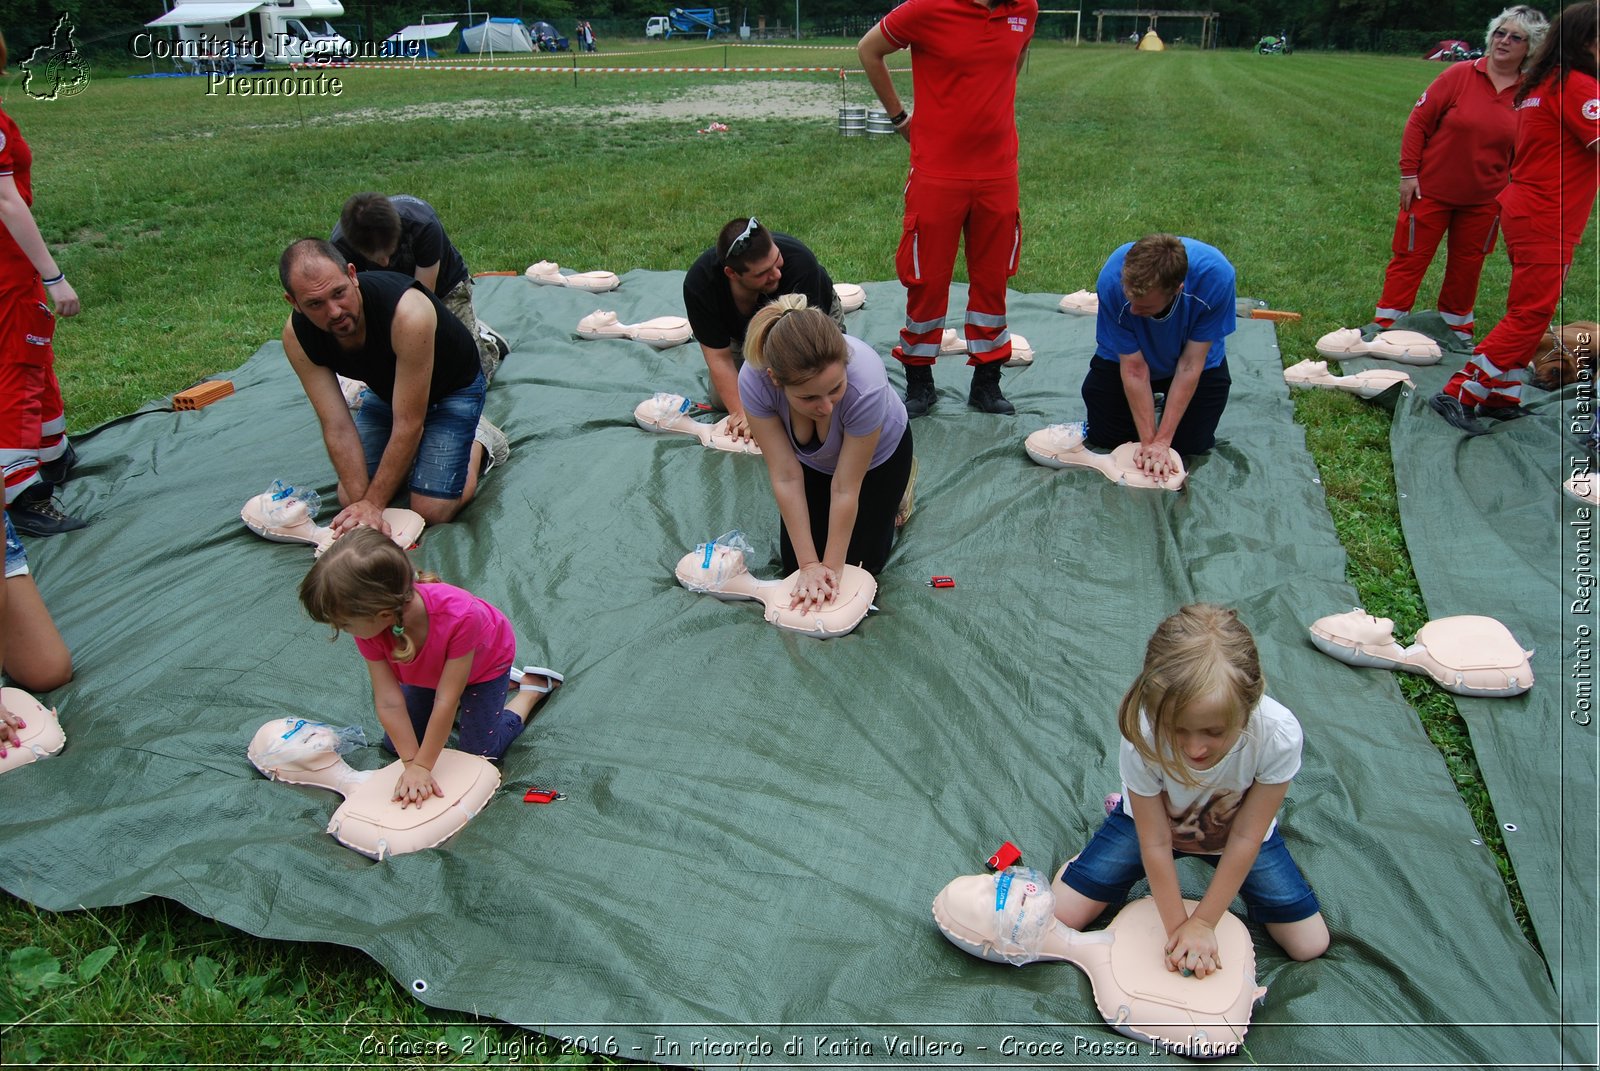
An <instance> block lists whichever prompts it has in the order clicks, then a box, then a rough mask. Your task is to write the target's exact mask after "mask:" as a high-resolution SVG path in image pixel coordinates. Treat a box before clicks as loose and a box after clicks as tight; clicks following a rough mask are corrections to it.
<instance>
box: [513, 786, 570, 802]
mask: <svg viewBox="0 0 1600 1071" xmlns="http://www.w3.org/2000/svg"><path fill="white" fill-rule="evenodd" d="M566 798H567V795H566V793H565V792H557V791H556V790H555V789H553V788H540V787H539V786H538V785H534V786H533V787H532V788H530V789H528V792H527V794H526V795H524V796H523V797H522V802H523V803H555V802H556V801H557V800H564V799H566Z"/></svg>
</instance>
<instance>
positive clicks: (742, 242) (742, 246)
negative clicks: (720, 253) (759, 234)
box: [728, 216, 761, 257]
mask: <svg viewBox="0 0 1600 1071" xmlns="http://www.w3.org/2000/svg"><path fill="white" fill-rule="evenodd" d="M759 226H761V224H760V223H758V222H757V221H756V217H754V216H751V217H750V222H748V223H746V224H745V225H744V230H743V231H741V232H739V237H737V238H735V239H734V240H733V241H731V242H729V243H728V256H730V257H736V256H738V255H739V254H741V253H743V252H744V251H745V250H746V249H748V248H749V247H750V236H751V235H753V234H755V232H756V228H757V227H759Z"/></svg>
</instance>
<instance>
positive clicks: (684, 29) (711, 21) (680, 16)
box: [645, 7, 732, 40]
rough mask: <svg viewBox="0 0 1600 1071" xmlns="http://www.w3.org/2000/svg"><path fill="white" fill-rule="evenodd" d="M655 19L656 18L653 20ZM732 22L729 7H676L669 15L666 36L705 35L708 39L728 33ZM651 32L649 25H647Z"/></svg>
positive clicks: (647, 30)
mask: <svg viewBox="0 0 1600 1071" xmlns="http://www.w3.org/2000/svg"><path fill="white" fill-rule="evenodd" d="M652 21H654V20H652ZM731 28H732V23H731V22H730V20H729V18H728V9H727V8H725V7H723V8H716V9H712V8H709V7H690V8H683V7H675V8H673V9H672V11H671V12H669V13H668V15H667V27H666V36H667V37H669V38H671V37H704V38H707V39H708V40H709V39H710V38H713V37H715V36H716V35H717V34H719V33H728V32H730V30H731ZM645 32H646V33H647V34H648V33H649V27H648V26H646V27H645Z"/></svg>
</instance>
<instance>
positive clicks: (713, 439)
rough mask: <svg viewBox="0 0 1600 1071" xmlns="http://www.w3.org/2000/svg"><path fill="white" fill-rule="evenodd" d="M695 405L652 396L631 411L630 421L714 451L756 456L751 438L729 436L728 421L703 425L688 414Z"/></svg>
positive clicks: (757, 449) (679, 397) (676, 396)
mask: <svg viewBox="0 0 1600 1071" xmlns="http://www.w3.org/2000/svg"><path fill="white" fill-rule="evenodd" d="M694 407H695V404H694V403H693V402H691V401H690V400H689V399H687V398H685V397H684V396H683V395H681V394H655V395H652V396H651V397H649V398H646V399H645V400H644V401H642V402H640V403H639V404H638V405H636V406H635V407H634V409H633V422H634V423H635V424H637V425H639V426H640V427H641V428H643V429H644V430H645V431H659V432H676V433H678V434H679V435H689V436H692V437H694V438H696V439H699V440H700V442H701V444H702V445H704V446H708V447H710V448H711V449H713V450H726V451H727V452H728V453H730V454H759V453H761V447H759V446H757V445H756V441H755V440H754V439H741V438H739V437H738V436H736V435H731V434H729V433H728V418H727V417H723V418H722V419H721V420H719V421H717V422H716V423H715V424H703V423H701V422H700V421H698V420H696V419H694V417H692V416H690V415H689V411H690V410H691V409H693V408H694Z"/></svg>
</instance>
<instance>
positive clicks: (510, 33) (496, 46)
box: [457, 19, 533, 52]
mask: <svg viewBox="0 0 1600 1071" xmlns="http://www.w3.org/2000/svg"><path fill="white" fill-rule="evenodd" d="M457 51H460V52H532V51H533V38H531V37H529V36H528V28H527V27H526V26H524V25H523V24H522V20H521V19H485V20H484V21H483V22H480V23H479V24H478V25H476V26H469V27H467V28H466V29H465V30H462V31H461V47H460V48H459V49H458V50H457Z"/></svg>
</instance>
